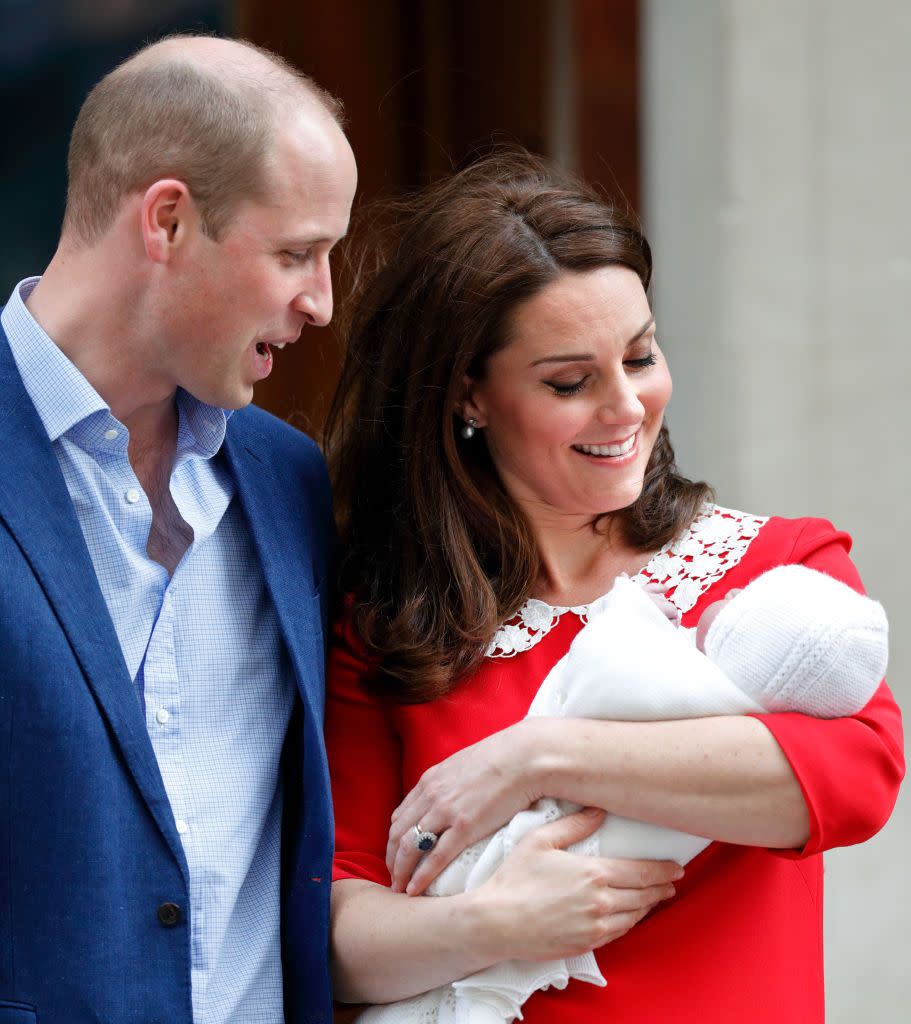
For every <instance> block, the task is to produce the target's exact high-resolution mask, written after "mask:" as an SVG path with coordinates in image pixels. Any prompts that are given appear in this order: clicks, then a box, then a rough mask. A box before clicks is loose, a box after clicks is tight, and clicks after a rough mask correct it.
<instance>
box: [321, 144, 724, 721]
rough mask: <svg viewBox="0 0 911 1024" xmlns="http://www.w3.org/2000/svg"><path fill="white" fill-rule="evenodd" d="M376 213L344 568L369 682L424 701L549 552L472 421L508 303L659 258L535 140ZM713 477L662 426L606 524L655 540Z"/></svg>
mask: <svg viewBox="0 0 911 1024" xmlns="http://www.w3.org/2000/svg"><path fill="white" fill-rule="evenodd" d="M373 213H374V215H373V216H372V217H370V218H369V220H367V221H366V227H365V228H362V231H363V232H364V233H365V234H366V236H367V239H366V240H367V243H368V245H367V247H366V248H365V247H364V246H363V245H360V244H359V246H358V252H359V253H360V256H359V262H358V263H357V264H356V265H355V266H354V270H355V286H354V289H353V295H352V297H351V301H350V303H349V305H348V310H349V313H348V322H347V323H346V324H345V329H344V333H345V337H346V353H345V359H344V364H343V368H342V373H341V378H340V381H339V385H338V390H337V391H336V393H335V397H334V399H333V402H332V405H331V409H330V413H329V417H328V420H327V424H326V433H325V441H326V448H327V452H328V455H329V463H330V471H331V474H332V477H333V483H334V487H335V496H336V507H337V512H338V520H339V530H340V534H341V538H342V542H343V545H344V548H343V550H344V557H343V560H342V565H341V585H342V588H343V590H344V591H345V592H346V593H348V594H349V595H351V600H352V605H351V611H352V616H353V622H352V625H353V627H354V629H355V630H356V632H357V634H358V635H359V636H360V638H361V640H362V641H363V643H364V644H365V646H366V649H367V652H368V653H369V654H370V655H371V656H372V658H373V659H375V663H376V664H377V665H378V672H377V675H376V678H375V679H374V681H373V685H374V686H375V687H376V688H377V689H378V690H380V691H381V692H384V693H386V694H388V695H389V696H391V697H392V698H393V699H395V700H398V701H401V702H403V703H418V702H422V701H427V700H432V699H434V698H436V697H439V696H441V695H443V694H445V693H446V692H447V691H448V690H449V689H451V688H452V686H453V685H454V684H455V682H456V681H457V680H458V678H459V677H460V676H462V675H464V674H465V673H467V672H469V671H471V670H472V669H473V668H474V667H475V666H477V665H478V664H479V662H480V661H481V659H482V658H483V657H484V651H485V649H486V647H487V645H488V643H489V642H490V639H491V637H492V636H493V634H494V633H495V631H496V629H497V627H498V626H499V625H500V624H501V623H502V622H504V621H506V620H508V619H509V618H511V617H512V616H513V615H515V613H516V612H517V611H518V610H519V608H521V606H522V604H523V603H524V602H525V601H526V600H527V599H528V597H529V596H530V595H531V593H532V588H533V587H534V585H535V583H536V581H537V579H538V573H539V568H540V556H539V552H538V548H537V544H536V541H535V538H534V536H533V534H532V530H531V528H530V525H529V523H528V521H527V520H526V518H525V516H524V514H523V513H522V512H521V511H520V509H519V507H518V506H517V505H516V503H515V502H514V501H513V500H512V499H511V498H510V496H509V495H508V494H507V492H506V490H505V488H504V487H503V485H502V482H501V481H500V478H499V476H498V474H497V472H496V470H495V469H494V466H493V464H492V462H491V460H490V457H489V455H488V452H487V447H486V444H485V443H484V441H483V435H482V434H479V436H476V437H475V438H474V439H473V440H472V441H471V442H470V443H468V442H466V441H464V440H462V439H461V437H460V434H459V430H460V428H461V426H462V421H461V419H460V418H459V417H458V416H457V414H456V407H457V404H458V402H459V400H460V398H461V397H462V391H463V378H464V376H465V375H466V374H468V375H469V376H480V375H481V374H482V373H483V370H484V366H485V363H486V360H487V359H488V358H489V357H490V356H491V355H492V354H493V353H494V352H496V351H497V350H498V349H500V348H502V347H503V345H504V344H505V343H506V341H507V339H506V331H507V328H508V321H509V318H510V314H511V313H512V311H513V310H514V309H515V308H516V306H517V305H518V304H519V303H521V302H523V301H525V300H527V299H529V298H530V297H531V296H533V295H535V294H537V293H538V292H539V291H541V289H543V288H544V287H546V286H547V285H548V284H550V283H551V282H552V281H554V280H556V279H557V278H558V277H560V276H561V275H563V274H565V273H574V272H575V273H578V272H585V271H590V270H595V269H597V268H599V267H605V266H612V265H620V266H625V267H629V268H630V269H631V270H633V271H635V273H636V274H637V275H638V276H639V279H640V280H641V281H642V284H643V287H645V288H648V285H649V280H650V278H651V272H652V259H651V252H650V250H649V245H648V242H647V241H646V240H645V238H644V237H643V235H642V233H641V232H640V230H639V228H638V225H637V224H636V222H635V220H634V219H633V218H632V217H631V216H630V215H629V214H628V213H627V212H626V211H625V210H624V209H621V208H618V207H617V206H614V205H611V204H610V203H608V202H606V201H605V200H604V199H603V198H602V197H601V196H600V195H599V194H598V193H597V192H595V191H594V190H593V189H591V188H590V187H589V186H587V185H585V184H583V183H582V182H580V181H578V180H576V179H574V178H572V177H570V176H568V175H566V174H564V173H562V172H560V171H558V170H556V169H555V168H553V167H552V166H551V165H549V164H548V163H547V162H545V161H544V160H542V159H539V158H537V157H534V156H532V155H531V154H529V153H526V152H525V151H516V150H509V151H508V152H503V151H498V152H494V153H492V154H488V155H487V156H485V157H483V158H481V159H480V160H478V161H476V162H474V163H472V164H470V165H469V166H467V167H465V168H463V169H462V170H459V171H457V172H456V173H454V174H452V175H451V176H449V177H447V178H446V179H444V180H442V181H439V182H437V183H435V184H433V185H431V186H429V187H428V188H426V189H424V190H422V191H420V192H418V193H416V194H414V195H411V196H409V197H408V198H406V199H404V200H401V201H398V202H396V203H394V204H391V206H390V204H387V206H386V207H384V208H383V210H382V215H381V216H380V215H377V213H376V210H374V211H373ZM382 225H385V226H382ZM710 494H711V492H710V490H709V488H708V486H707V485H706V484H703V483H692V482H691V481H689V480H686V479H684V478H683V477H682V476H680V474H679V473H678V472H677V469H676V466H675V464H674V453H673V449H672V448H671V443H670V438H669V436H668V432H667V428H666V427H664V426H662V428H661V432H660V434H659V436H658V439H657V441H656V444H655V448H654V450H653V452H652V455H651V459H650V461H649V464H648V467H647V470H646V474H645V482H644V487H643V490H642V494H641V495H640V497H639V498H638V499H637V501H636V502H635V503H634V504H633V505H631V506H630V507H629V508H626V509H623V510H622V511H619V512H615V513H612V514H611V516H610V525H611V527H612V528H613V527H619V528H620V529H622V531H623V537H624V539H625V540H626V541H627V542H628V543H629V544H630V545H632V546H633V547H634V548H635V549H637V550H641V551H650V550H654V549H655V548H658V547H661V546H662V545H664V544H666V543H667V542H668V541H670V540H671V539H672V538H673V537H675V536H676V535H677V534H679V533H680V532H681V531H682V530H684V529H685V528H686V527H687V526H689V525H690V523H692V521H693V520H694V519H695V517H696V516H697V515H698V513H699V510H700V508H701V506H702V504H703V502H704V501H706V500H707V499H708V498H709V497H710ZM604 518H605V517H603V516H602V517H598V518H597V519H596V520H595V524H597V523H598V522H599V520H603V519H604Z"/></svg>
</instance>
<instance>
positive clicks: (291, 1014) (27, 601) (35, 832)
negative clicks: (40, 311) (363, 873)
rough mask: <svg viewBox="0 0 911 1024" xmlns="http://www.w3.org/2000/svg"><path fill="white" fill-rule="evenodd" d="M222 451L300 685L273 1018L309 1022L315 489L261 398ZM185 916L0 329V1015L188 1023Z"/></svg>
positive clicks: (323, 491) (154, 770) (321, 849)
mask: <svg viewBox="0 0 911 1024" xmlns="http://www.w3.org/2000/svg"><path fill="white" fill-rule="evenodd" d="M224 452H225V456H226V458H227V460H228V463H229V465H230V467H231V470H232V472H233V474H234V478H235V480H236V482H237V495H238V498H239V500H240V503H241V506H242V508H243V511H244V514H245V516H246V520H247V523H248V524H249V528H250V531H251V534H252V536H253V540H254V543H255V547H256V551H257V553H258V555H259V558H260V561H261V564H262V568H263V572H264V575H265V579H266V585H267V587H268V589H269V592H270V594H271V596H272V600H273V602H274V604H275V608H276V611H277V613H278V619H279V622H280V624H281V629H282V632H283V636H284V640H285V643H286V644H287V648H288V651H289V653H290V657H291V663H292V665H293V666H294V672H295V674H296V677H297V685H298V690H299V694H300V700H299V702H298V706H297V710H296V712H295V714H294V716H293V718H292V729H291V732H290V733H289V742H288V744H287V748H286V751H285V754H286V756H285V762H286V764H285V767H286V769H287V771H288V776H287V778H288V779H289V784H288V787H287V792H288V799H287V801H286V803H287V806H286V812H287V813H286V822H285V833H284V835H285V849H284V862H283V879H282V885H283V894H284V912H283V931H282V934H283V950H284V973H285V989H286V1015H287V1022H288V1024H316V1022H321V1024H322V1022H328V1021H330V1020H331V1017H332V1009H331V996H330V990H329V975H328V966H327V946H328V942H327V935H328V919H329V885H330V878H331V858H332V813H331V803H330V795H329V778H328V772H327V766H326V755H325V749H324V746H323V738H322V722H323V703H324V687H325V680H324V655H325V626H326V615H327V610H326V598H327V586H326V584H325V580H326V574H327V557H328V550H329V541H330V537H331V505H330V496H329V486H328V481H327V477H326V472H325V466H324V463H323V459H322V456H321V455H320V453H319V451H318V449H317V447H316V445H315V444H314V443H313V442H312V441H311V440H309V439H308V438H306V437H304V435H303V434H300V433H298V432H297V431H296V430H293V429H292V428H291V427H289V426H288V425H287V424H285V423H282V422H281V421H279V420H277V419H275V418H274V417H272V416H270V415H268V414H267V413H265V412H263V411H262V410H259V409H256V408H255V407H250V408H248V409H244V410H242V411H240V412H237V413H235V414H234V415H233V416H232V417H231V419H230V420H229V423H228V433H227V437H226V439H225V445H224ZM169 904H173V905H176V907H178V908H180V910H179V912H176V911H175V910H174V909H173V907H169V906H168V905H169ZM189 914H190V907H189V897H188V877H187V865H186V860H185V858H184V855H183V850H182V847H181V842H180V839H179V838H178V835H177V832H176V830H175V827H174V818H173V815H172V813H171V811H170V807H169V804H168V798H167V794H166V793H165V788H164V784H163V782H162V779H161V775H160V773H159V770H158V764H157V762H156V760H155V755H154V753H153V751H152V745H151V742H150V740H149V737H148V733H147V732H146V726H145V722H144V719H143V715H142V711H141V709H140V706H139V702H138V701H137V699H136V695H135V691H134V688H133V686H132V683H131V680H130V678H129V675H128V673H127V670H126V666H125V664H124V661H123V657H122V655H121V652H120V647H119V644H118V641H117V636H116V634H115V632H114V627H113V625H112V623H111V619H110V616H109V615H108V611H107V607H106V605H105V602H104V599H103V597H102V595H101V590H100V589H99V586H98V583H97V580H96V577H95V572H94V569H93V566H92V562H91V558H90V556H89V553H88V550H87V548H86V545H85V542H84V540H83V537H82V531H81V529H80V527H79V523H78V521H77V518H76V514H75V511H74V509H73V505H72V502H71V500H70V497H69V494H68V492H67V489H66V484H65V483H64V480H63V476H62V474H61V472H60V469H59V466H58V464H57V459H56V456H55V455H54V452H53V450H52V448H51V444H50V441H49V440H48V437H47V434H46V432H45V430H44V426H43V424H42V423H41V420H40V419H39V417H38V414H37V412H36V411H35V408H34V406H33V404H32V402H31V400H30V398H29V397H28V393H27V392H26V390H25V388H24V386H23V384H22V380H21V378H20V376H19V372H18V369H17V368H16V364H15V362H14V361H13V358H12V353H11V352H10V349H9V344H8V342H7V339H6V336H5V334H4V333H3V331H2V329H0V1024H35V1022H36V1021H40V1024H83V1022H85V1024H89V1022H92V1024H101V1022H104V1024H134V1022H135V1024H191V1022H192V1019H193V1017H192V1008H191V1001H190V930H189Z"/></svg>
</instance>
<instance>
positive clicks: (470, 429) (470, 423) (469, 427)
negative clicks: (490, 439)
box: [462, 416, 478, 441]
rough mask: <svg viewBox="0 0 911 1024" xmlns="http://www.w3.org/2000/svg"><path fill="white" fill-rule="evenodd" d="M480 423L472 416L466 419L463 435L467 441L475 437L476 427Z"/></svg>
mask: <svg viewBox="0 0 911 1024" xmlns="http://www.w3.org/2000/svg"><path fill="white" fill-rule="evenodd" d="M477 425H478V421H477V420H476V419H473V418H472V417H471V416H469V417H468V419H467V420H466V421H465V426H464V427H462V437H464V438H465V440H466V441H470V440H471V439H472V438H473V437H474V431H475V427H476V426H477Z"/></svg>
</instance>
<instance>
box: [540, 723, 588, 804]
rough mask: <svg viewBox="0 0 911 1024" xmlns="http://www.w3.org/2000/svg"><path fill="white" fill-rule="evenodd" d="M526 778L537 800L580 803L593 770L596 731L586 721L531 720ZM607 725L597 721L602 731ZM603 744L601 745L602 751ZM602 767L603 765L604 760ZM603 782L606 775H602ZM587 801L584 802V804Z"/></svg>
mask: <svg viewBox="0 0 911 1024" xmlns="http://www.w3.org/2000/svg"><path fill="white" fill-rule="evenodd" d="M525 721H526V722H527V723H528V724H529V726H530V729H529V736H528V748H527V754H526V765H527V767H526V776H527V778H528V780H529V783H530V785H531V786H532V788H533V789H534V791H535V793H536V794H537V796H538V797H544V796H549V797H555V798H560V799H566V800H573V801H575V802H579V800H580V789H583V788H588V787H587V786H585V776H586V771H587V770H590V769H591V757H590V753H591V747H592V743H593V738H592V736H591V732H592V731H593V730H592V728H591V726H592V724H593V723H590V722H589V721H588V720H586V719H567V718H543V717H542V718H528V719H526V720H525ZM607 725H608V723H606V722H598V723H597V727H600V729H601V731H602V732H603V731H604V729H605V728H606V727H607ZM602 746H603V745H602V744H600V743H599V744H598V747H599V748H601V747H602ZM600 760H601V761H602V764H601V768H602V769H603V768H604V767H605V766H604V764H603V757H602V758H601V759H600ZM602 780H603V772H602ZM583 802H584V801H583Z"/></svg>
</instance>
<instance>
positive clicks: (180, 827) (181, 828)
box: [174, 818, 190, 836]
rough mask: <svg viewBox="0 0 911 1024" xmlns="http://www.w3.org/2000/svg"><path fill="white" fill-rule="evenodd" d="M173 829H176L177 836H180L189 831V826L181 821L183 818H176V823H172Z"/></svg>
mask: <svg viewBox="0 0 911 1024" xmlns="http://www.w3.org/2000/svg"><path fill="white" fill-rule="evenodd" d="M174 828H176V829H177V834H178V835H181V836H182V835H185V834H186V833H187V832H189V831H190V826H189V825H188V824H187V823H186V822H185V821H184V820H183V818H178V819H177V821H175V822H174Z"/></svg>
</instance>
